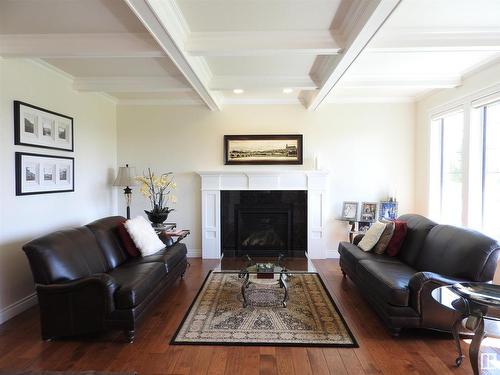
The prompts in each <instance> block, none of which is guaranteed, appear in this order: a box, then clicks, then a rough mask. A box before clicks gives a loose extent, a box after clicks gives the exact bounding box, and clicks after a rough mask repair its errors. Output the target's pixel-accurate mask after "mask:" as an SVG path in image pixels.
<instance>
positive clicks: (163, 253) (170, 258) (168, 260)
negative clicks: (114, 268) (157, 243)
mask: <svg viewBox="0 0 500 375" xmlns="http://www.w3.org/2000/svg"><path fill="white" fill-rule="evenodd" d="M186 255H187V248H186V245H185V244H183V243H177V244H175V245H173V246H171V247H169V248H167V249H163V250H160V251H159V252H157V253H156V254H153V255H148V256H147V257H137V258H133V259H130V260H129V262H127V263H131V264H133V263H150V262H161V263H164V264H165V267H166V270H167V272H170V271H171V270H172V268H174V267H175V266H176V265H177V264H179V262H181V261H182V260H183V259H185V258H186Z"/></svg>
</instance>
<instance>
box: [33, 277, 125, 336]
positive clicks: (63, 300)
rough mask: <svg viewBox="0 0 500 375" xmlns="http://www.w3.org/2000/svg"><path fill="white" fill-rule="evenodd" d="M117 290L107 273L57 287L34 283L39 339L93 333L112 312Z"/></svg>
mask: <svg viewBox="0 0 500 375" xmlns="http://www.w3.org/2000/svg"><path fill="white" fill-rule="evenodd" d="M117 288H118V286H117V284H116V282H115V281H114V279H113V278H112V277H111V276H110V275H108V274H104V273H102V274H96V275H92V276H89V277H85V278H81V279H78V280H73V281H69V282H64V283H58V284H47V285H44V284H37V285H36V291H37V295H38V302H39V305H40V317H41V323H42V324H41V325H42V337H44V338H53V337H58V336H69V335H76V334H80V333H87V332H92V331H94V332H97V331H99V330H101V329H103V327H104V322H105V320H106V318H107V316H108V315H109V313H111V312H112V311H113V310H114V309H115V304H114V293H115V291H116V289H117Z"/></svg>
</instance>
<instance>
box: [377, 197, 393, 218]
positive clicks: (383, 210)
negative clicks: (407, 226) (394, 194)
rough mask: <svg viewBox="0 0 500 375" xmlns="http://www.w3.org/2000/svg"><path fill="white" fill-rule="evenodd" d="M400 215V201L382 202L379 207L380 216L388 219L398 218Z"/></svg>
mask: <svg viewBox="0 0 500 375" xmlns="http://www.w3.org/2000/svg"><path fill="white" fill-rule="evenodd" d="M397 217H398V202H390V201H387V202H380V204H379V209H378V218H379V219H387V220H396V218H397Z"/></svg>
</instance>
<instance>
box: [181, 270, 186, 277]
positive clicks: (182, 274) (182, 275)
mask: <svg viewBox="0 0 500 375" xmlns="http://www.w3.org/2000/svg"><path fill="white" fill-rule="evenodd" d="M185 273H186V272H185V271H184V272H183V273H181V279H183V278H184V274H185Z"/></svg>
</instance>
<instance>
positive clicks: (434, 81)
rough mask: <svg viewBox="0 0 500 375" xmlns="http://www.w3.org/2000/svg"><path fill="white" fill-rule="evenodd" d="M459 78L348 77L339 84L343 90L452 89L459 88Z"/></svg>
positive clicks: (460, 82) (415, 76) (412, 76)
mask: <svg viewBox="0 0 500 375" xmlns="http://www.w3.org/2000/svg"><path fill="white" fill-rule="evenodd" d="M461 84H462V79H461V77H460V76H450V77H443V76H418V75H404V76H381V75H348V76H345V77H344V78H343V79H342V82H341V83H339V87H343V88H344V87H345V88H369V87H379V88H417V89H418V88H453V87H457V86H460V85H461Z"/></svg>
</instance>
